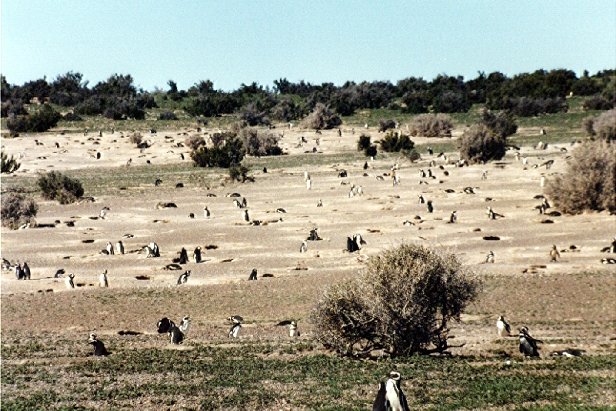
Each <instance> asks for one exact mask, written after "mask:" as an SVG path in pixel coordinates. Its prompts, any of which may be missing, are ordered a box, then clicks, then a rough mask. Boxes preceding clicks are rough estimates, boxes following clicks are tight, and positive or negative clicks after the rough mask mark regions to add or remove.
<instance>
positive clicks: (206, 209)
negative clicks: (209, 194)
mask: <svg viewBox="0 0 616 411" xmlns="http://www.w3.org/2000/svg"><path fill="white" fill-rule="evenodd" d="M203 217H205V218H210V209H209V208H207V206H205V207H204V208H203Z"/></svg>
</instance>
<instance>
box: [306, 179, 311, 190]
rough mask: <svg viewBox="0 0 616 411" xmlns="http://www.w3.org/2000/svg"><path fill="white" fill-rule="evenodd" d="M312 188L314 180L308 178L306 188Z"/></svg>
mask: <svg viewBox="0 0 616 411" xmlns="http://www.w3.org/2000/svg"><path fill="white" fill-rule="evenodd" d="M311 188H312V180H310V179H308V180H306V189H307V190H310V189H311Z"/></svg>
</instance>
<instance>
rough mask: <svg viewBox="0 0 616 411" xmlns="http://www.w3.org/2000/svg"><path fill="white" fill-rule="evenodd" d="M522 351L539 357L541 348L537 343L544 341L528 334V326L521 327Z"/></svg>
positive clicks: (529, 355) (530, 355)
mask: <svg viewBox="0 0 616 411" xmlns="http://www.w3.org/2000/svg"><path fill="white" fill-rule="evenodd" d="M519 338H520V353H522V354H524V355H525V356H526V357H539V349H538V348H537V343H543V341H540V340H535V339H534V338H533V337H531V336H530V334H528V327H522V328H520V336H519Z"/></svg>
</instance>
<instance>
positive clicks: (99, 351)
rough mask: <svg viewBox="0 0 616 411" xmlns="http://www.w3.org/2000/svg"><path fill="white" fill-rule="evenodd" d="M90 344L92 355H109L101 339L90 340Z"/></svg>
mask: <svg viewBox="0 0 616 411" xmlns="http://www.w3.org/2000/svg"><path fill="white" fill-rule="evenodd" d="M90 344H92V345H93V346H94V355H95V356H96V357H102V356H105V355H109V352H108V351H107V349H106V348H105V344H103V342H102V341H99V340H94V341H90Z"/></svg>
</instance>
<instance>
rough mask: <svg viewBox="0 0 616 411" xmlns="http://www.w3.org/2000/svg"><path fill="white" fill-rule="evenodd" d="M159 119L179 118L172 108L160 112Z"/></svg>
mask: <svg viewBox="0 0 616 411" xmlns="http://www.w3.org/2000/svg"><path fill="white" fill-rule="evenodd" d="M158 119H159V120H177V119H178V116H176V115H175V113H174V112H173V111H171V110H165V111H163V112H162V113H160V114H159V116H158Z"/></svg>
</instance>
